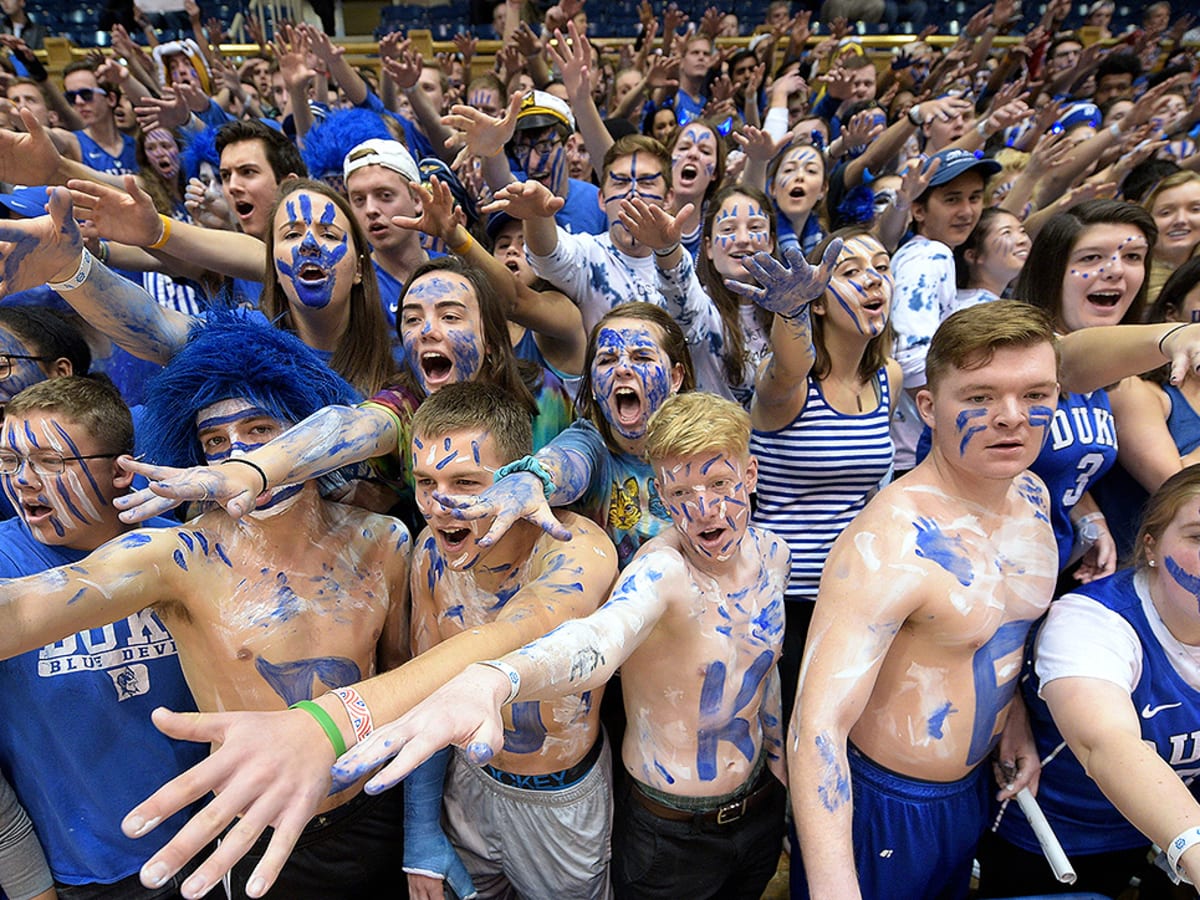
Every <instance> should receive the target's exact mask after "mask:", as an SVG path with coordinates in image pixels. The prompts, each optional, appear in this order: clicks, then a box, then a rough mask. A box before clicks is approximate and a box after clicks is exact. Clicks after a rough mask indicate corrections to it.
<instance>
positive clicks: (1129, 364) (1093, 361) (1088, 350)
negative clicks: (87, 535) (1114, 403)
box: [1058, 323, 1200, 394]
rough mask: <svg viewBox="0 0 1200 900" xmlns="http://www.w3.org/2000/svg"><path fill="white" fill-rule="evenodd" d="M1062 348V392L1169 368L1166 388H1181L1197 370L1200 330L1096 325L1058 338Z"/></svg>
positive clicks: (1081, 391) (1186, 326)
mask: <svg viewBox="0 0 1200 900" xmlns="http://www.w3.org/2000/svg"><path fill="white" fill-rule="evenodd" d="M1058 342H1059V346H1060V347H1061V349H1062V369H1061V372H1060V374H1059V381H1060V382H1061V384H1062V389H1063V390H1064V391H1069V392H1072V393H1077V394H1086V393H1087V392H1088V391H1095V390H1098V389H1100V388H1102V387H1106V386H1107V385H1110V384H1115V383H1116V382H1118V381H1120V380H1121V379H1122V378H1125V377H1127V376H1129V375H1141V374H1142V373H1144V372H1150V371H1152V370H1154V369H1157V368H1158V367H1159V366H1161V365H1162V364H1163V363H1164V362H1170V364H1171V384H1176V385H1178V384H1183V379H1184V376H1185V375H1186V374H1187V373H1188V371H1189V370H1190V371H1192V372H1200V328H1198V327H1196V325H1195V324H1194V323H1187V324H1183V325H1173V324H1170V323H1167V324H1162V325H1102V326H1099V327H1096V328H1081V329H1079V330H1078V331H1074V332H1072V333H1071V334H1068V335H1064V336H1063V337H1060V338H1059V339H1058Z"/></svg>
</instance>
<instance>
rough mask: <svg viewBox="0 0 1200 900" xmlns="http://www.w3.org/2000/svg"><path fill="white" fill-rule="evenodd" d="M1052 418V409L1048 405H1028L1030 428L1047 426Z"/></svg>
mask: <svg viewBox="0 0 1200 900" xmlns="http://www.w3.org/2000/svg"><path fill="white" fill-rule="evenodd" d="M1053 419H1054V410H1053V409H1051V408H1050V407H1049V406H1031V407H1029V426H1030V427H1031V428H1048V427H1049V426H1050V423H1051V421H1053Z"/></svg>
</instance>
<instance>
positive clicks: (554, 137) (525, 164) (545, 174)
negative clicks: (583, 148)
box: [516, 128, 566, 197]
mask: <svg viewBox="0 0 1200 900" xmlns="http://www.w3.org/2000/svg"><path fill="white" fill-rule="evenodd" d="M539 144H540V145H542V146H541V149H539V146H538V145H539ZM547 144H548V146H546V145H547ZM516 156H517V162H520V163H521V166H522V168H523V169H524V173H526V176H527V178H529V179H530V180H534V181H540V182H541V184H542V185H545V186H546V187H548V188H550V191H551V193H554V194H557V196H559V197H560V196H562V194H563V188H564V186H565V176H566V148H565V146H564V145H563V142H562V139H559V137H558V133H557V132H556V130H554V128H550V130H548V132H547V133H546V134H544V137H541V138H539V139H538V140H535V142H533V143H524V144H517V145H516Z"/></svg>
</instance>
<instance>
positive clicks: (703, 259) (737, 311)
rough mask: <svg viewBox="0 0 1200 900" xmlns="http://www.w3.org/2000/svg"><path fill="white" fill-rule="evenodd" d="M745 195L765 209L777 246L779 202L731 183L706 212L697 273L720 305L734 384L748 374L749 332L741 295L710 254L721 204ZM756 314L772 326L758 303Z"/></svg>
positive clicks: (726, 361)
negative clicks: (776, 225) (747, 339)
mask: <svg viewBox="0 0 1200 900" xmlns="http://www.w3.org/2000/svg"><path fill="white" fill-rule="evenodd" d="M735 196H743V197H746V198H748V199H750V200H753V201H754V202H755V203H757V204H758V205H759V207H760V208H761V209H762V210H763V213H764V214H765V215H766V217H767V222H768V225H769V227H770V235H771V244H772V247H773V248H774V245H775V223H776V216H775V204H774V203H772V202H771V200H770V198H769V197H767V195H766V194H764V193H763V192H762V191H760V190H759V189H758V188H756V187H753V186H751V185H746V184H728V185H726V186H725V187H723V188H721V189H720V190H719V191H717V193H716V194H714V195H713V198H712V200H711V201H709V204H708V209H707V211H706V212H705V214H704V228H703V230H702V232H701V234H702V235H703V238H702V241H701V244H702V252H701V253H700V256H699V258H698V259H697V260H696V275H697V276H698V277H699V279H700V284H702V285H703V286H704V290H705V291H707V292H708V296H709V297H711V298H712V302H713V306H715V307H716V308H717V312H718V313H719V314H720V316H721V326H722V329H723V330H724V332H725V352H724V354H723V358H722V360H721V362H722V363H724V366H725V380H726V381H728V382H729V383H730V384H731V385H739V384H741V383H742V381H743V379H744V378H745V377H746V335H745V332H744V331H743V329H742V314H741V303H742V301H741V298H740V297H739V296H738V295H737V294H735V293H734V292H733V291H731V290H729V288H727V287H725V279H724V278H722V277H721V273H720V272H718V271H717V268H716V266H714V265H713V262H712V258H711V256H710V255H709V248H710V247H711V245H712V231H713V225H714V223H715V222H716V219H717V213H718V212H720V211H721V207H722V206H724V205H725V201H726V200H728V199H729V198H730V197H735ZM754 311H755V316H756V317H757V318H758V319H759V321H760V322H761V324H762V327H763V330H764V331H766V330H767V329H768V328H770V324H771V315H770V313H768V312H766V311H765V310H764V309H762V307H760V306H758V304H755V306H754Z"/></svg>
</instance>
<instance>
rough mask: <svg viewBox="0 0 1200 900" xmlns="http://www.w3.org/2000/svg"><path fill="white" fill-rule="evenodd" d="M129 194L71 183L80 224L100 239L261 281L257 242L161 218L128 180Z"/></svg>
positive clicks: (262, 262)
mask: <svg viewBox="0 0 1200 900" xmlns="http://www.w3.org/2000/svg"><path fill="white" fill-rule="evenodd" d="M124 177H125V189H124V190H120V189H119V188H115V187H112V186H111V185H107V184H100V183H97V182H95V181H83V180H74V179H72V180H71V181H69V182H68V183H67V187H69V188H70V189H71V199H72V200H73V201H74V203H75V209H76V212H77V213H78V214H79V217H80V218H81V219H90V220H91V221H92V222H93V223H94V224H95V226H96V230H97V232H98V233H99V234H100V236H101V237H104V238H107V239H108V240H110V241H120V242H121V243H122V244H129V245H130V246H132V247H146V248H152V249H150V250H149V252H151V253H156V254H161V255H163V256H165V257H167V258H170V259H178V260H181V261H183V262H185V263H188V264H190V265H192V266H195V267H198V268H200V269H210V270H212V271H214V272H219V273H220V274H222V275H229V276H230V277H232V278H245V279H248V280H250V281H262V280H263V279H264V278H265V277H266V265H267V262H266V259H267V251H266V246H265V245H264V244H263V242H262V241H260V240H259V239H258V238H256V237H251V236H250V235H248V234H242V233H241V232H237V231H225V230H217V229H213V228H204V227H201V226H199V225H192V224H190V223H188V222H179V221H177V220H174V219H172V220H170V222H169V223H168V222H167V221H166V219H165V217H163V216H160V215H159V213H158V210H156V209H155V208H154V201H153V200H151V199H150V195H149V194H147V193H146V192H145V191H143V190H142V189H141V188H140V187H138V185H137V182H136V181H134V179H133V177H132V176H130V175H126V176H124Z"/></svg>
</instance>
